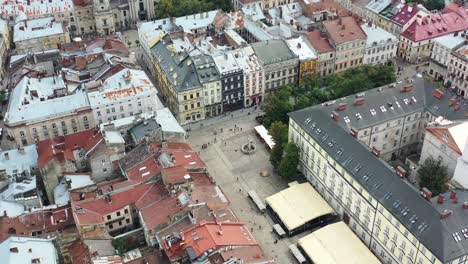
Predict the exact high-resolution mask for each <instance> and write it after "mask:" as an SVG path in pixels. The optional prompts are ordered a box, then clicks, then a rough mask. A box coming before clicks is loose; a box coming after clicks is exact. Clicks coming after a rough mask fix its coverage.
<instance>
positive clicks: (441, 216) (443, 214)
mask: <svg viewBox="0 0 468 264" xmlns="http://www.w3.org/2000/svg"><path fill="white" fill-rule="evenodd" d="M452 213H453V212H452V211H451V210H444V212H443V213H441V214H440V219H445V218H447V217H449V216H450V215H451V214H452Z"/></svg>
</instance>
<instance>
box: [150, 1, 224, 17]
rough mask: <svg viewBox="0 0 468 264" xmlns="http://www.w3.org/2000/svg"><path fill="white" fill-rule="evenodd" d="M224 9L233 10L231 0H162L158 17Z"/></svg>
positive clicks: (157, 10) (157, 11)
mask: <svg viewBox="0 0 468 264" xmlns="http://www.w3.org/2000/svg"><path fill="white" fill-rule="evenodd" d="M215 9H222V10H223V11H226V12H228V11H230V10H232V4H231V1H230V0H161V1H160V2H159V4H158V6H157V7H156V17H157V18H158V19H161V18H166V17H181V16H185V15H191V14H197V13H201V12H206V11H211V10H215Z"/></svg>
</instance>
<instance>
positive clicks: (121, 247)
mask: <svg viewBox="0 0 468 264" xmlns="http://www.w3.org/2000/svg"><path fill="white" fill-rule="evenodd" d="M112 246H113V247H114V249H115V250H116V251H117V253H118V254H119V255H122V254H124V253H126V252H128V251H129V250H130V246H129V244H128V243H127V240H126V239H125V238H123V237H119V238H116V239H114V240H112Z"/></svg>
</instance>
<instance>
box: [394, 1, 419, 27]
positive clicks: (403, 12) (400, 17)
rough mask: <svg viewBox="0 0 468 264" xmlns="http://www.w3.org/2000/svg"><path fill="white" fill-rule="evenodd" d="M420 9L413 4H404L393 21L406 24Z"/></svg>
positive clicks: (401, 24) (402, 24)
mask: <svg viewBox="0 0 468 264" xmlns="http://www.w3.org/2000/svg"><path fill="white" fill-rule="evenodd" d="M418 12H419V9H418V8H417V7H415V6H412V5H404V6H403V7H402V8H401V9H400V11H399V12H398V13H397V14H396V15H394V16H393V17H392V21H393V23H395V24H397V25H399V26H404V25H406V23H408V21H410V20H411V19H412V18H413V17H414V16H415V15H416V14H417V13H418Z"/></svg>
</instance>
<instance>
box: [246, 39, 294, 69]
mask: <svg viewBox="0 0 468 264" xmlns="http://www.w3.org/2000/svg"><path fill="white" fill-rule="evenodd" d="M252 48H253V49H254V51H255V54H256V55H257V57H258V58H259V59H260V60H261V61H262V63H263V65H269V64H274V63H278V62H282V61H287V60H293V59H298V58H299V57H298V56H297V55H295V54H294V53H293V52H292V51H291V50H290V49H289V47H288V44H287V43H286V41H284V40H282V39H274V40H267V41H263V42H257V43H254V44H252Z"/></svg>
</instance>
